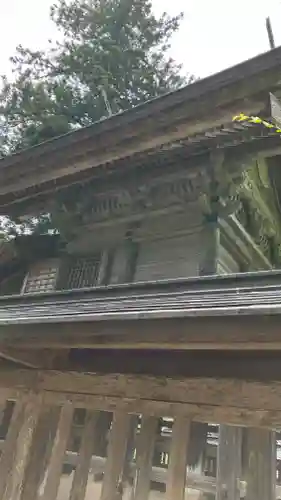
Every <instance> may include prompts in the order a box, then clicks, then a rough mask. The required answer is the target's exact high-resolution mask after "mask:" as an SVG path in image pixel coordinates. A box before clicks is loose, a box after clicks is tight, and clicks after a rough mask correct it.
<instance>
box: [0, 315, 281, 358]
mask: <svg viewBox="0 0 281 500" xmlns="http://www.w3.org/2000/svg"><path fill="white" fill-rule="evenodd" d="M0 345H1V346H2V347H3V348H7V347H10V348H12V347H13V348H16V349H20V348H28V349H42V348H47V349H70V348H81V349H83V348H98V347H100V348H103V349H104V348H118V349H121V348H125V349H128V348H138V346H139V348H142V349H153V348H157V349H191V350H194V349H196V350H198V349H203V350H206V349H221V350H228V349H229V350H253V349H255V350H259V349H260V350H266V349H267V350H268V349H271V350H272V349H278V350H280V349H281V330H280V317H279V315H276V316H275V315H273V316H262V315H260V316H258V317H255V316H244V315H241V316H240V315H236V316H214V317H196V318H192V317H188V318H162V319H152V320H144V319H141V320H124V321H121V320H118V321H112V320H108V321H92V322H71V323H62V324H56V323H51V324H40V326H38V325H19V326H15V325H14V326H5V325H3V326H1V329H0Z"/></svg>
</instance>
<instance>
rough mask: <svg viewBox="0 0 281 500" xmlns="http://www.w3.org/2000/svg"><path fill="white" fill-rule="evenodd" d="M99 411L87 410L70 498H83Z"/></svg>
mask: <svg viewBox="0 0 281 500" xmlns="http://www.w3.org/2000/svg"><path fill="white" fill-rule="evenodd" d="M96 425H97V412H91V411H87V414H86V421H85V425H84V429H83V433H82V438H81V446H80V450H79V458H78V464H77V466H76V469H75V474H74V478H73V483H72V487H71V492H70V496H69V500H80V499H81V500H83V499H84V497H85V494H86V489H87V483H88V476H89V468H90V465H91V458H92V454H93V450H94V443H95V437H96Z"/></svg>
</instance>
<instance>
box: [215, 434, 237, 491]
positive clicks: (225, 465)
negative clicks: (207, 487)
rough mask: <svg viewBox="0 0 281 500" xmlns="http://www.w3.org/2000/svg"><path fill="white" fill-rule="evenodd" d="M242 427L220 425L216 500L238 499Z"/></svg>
mask: <svg viewBox="0 0 281 500" xmlns="http://www.w3.org/2000/svg"><path fill="white" fill-rule="evenodd" d="M241 452H242V429H241V428H240V427H233V426H230V425H220V427H219V444H218V450H217V493H216V500H224V499H225V498H227V500H239V499H240V488H239V483H238V481H239V480H240V478H241Z"/></svg>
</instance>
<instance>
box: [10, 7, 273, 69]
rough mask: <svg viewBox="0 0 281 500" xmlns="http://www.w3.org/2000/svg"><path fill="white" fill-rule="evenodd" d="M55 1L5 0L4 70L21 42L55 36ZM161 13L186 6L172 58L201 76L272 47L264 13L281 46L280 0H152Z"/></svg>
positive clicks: (38, 42) (41, 42) (32, 43)
mask: <svg viewBox="0 0 281 500" xmlns="http://www.w3.org/2000/svg"><path fill="white" fill-rule="evenodd" d="M52 3H53V0H0V18H1V30H0V45H1V49H0V73H1V74H3V73H8V72H9V71H10V65H9V56H11V55H13V53H14V50H15V47H16V46H17V45H18V44H22V45H24V46H29V47H32V48H40V47H44V46H46V45H47V40H48V38H56V30H55V27H54V26H53V25H52V23H51V22H50V21H49V18H48V12H49V8H50V5H51V4H52ZM153 5H154V8H155V11H156V12H161V11H163V10H165V11H167V12H169V13H171V14H173V13H176V12H179V11H183V12H184V14H185V20H184V22H183V23H182V27H181V30H180V32H179V33H178V34H177V35H176V36H175V37H174V40H173V44H172V55H173V57H174V58H175V59H176V60H177V61H179V62H181V63H183V65H184V69H185V70H186V71H189V72H191V73H193V74H194V75H196V76H198V77H204V76H207V75H209V74H211V73H216V72H217V71H220V70H222V69H225V68H227V67H229V66H233V65H234V64H236V63H239V62H241V61H243V60H245V59H249V58H250V57H253V56H255V55H257V54H259V53H261V52H265V51H266V50H268V48H269V46H268V39H267V34H266V29H265V18H266V16H270V17H271V20H272V25H273V30H274V36H275V42H276V45H281V0H232V1H230V0H153Z"/></svg>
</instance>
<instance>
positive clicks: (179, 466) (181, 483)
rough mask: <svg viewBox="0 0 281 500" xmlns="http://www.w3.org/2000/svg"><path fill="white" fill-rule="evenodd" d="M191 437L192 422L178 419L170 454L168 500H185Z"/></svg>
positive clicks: (174, 428)
mask: <svg viewBox="0 0 281 500" xmlns="http://www.w3.org/2000/svg"><path fill="white" fill-rule="evenodd" d="M189 436H190V420H189V419H187V418H186V417H176V419H175V421H174V425H173V430H172V441H171V448H170V453H169V465H168V477H167V484H166V500H184V497H185V487H186V475H187V474H186V472H187V452H188V444H187V443H188V441H189Z"/></svg>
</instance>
